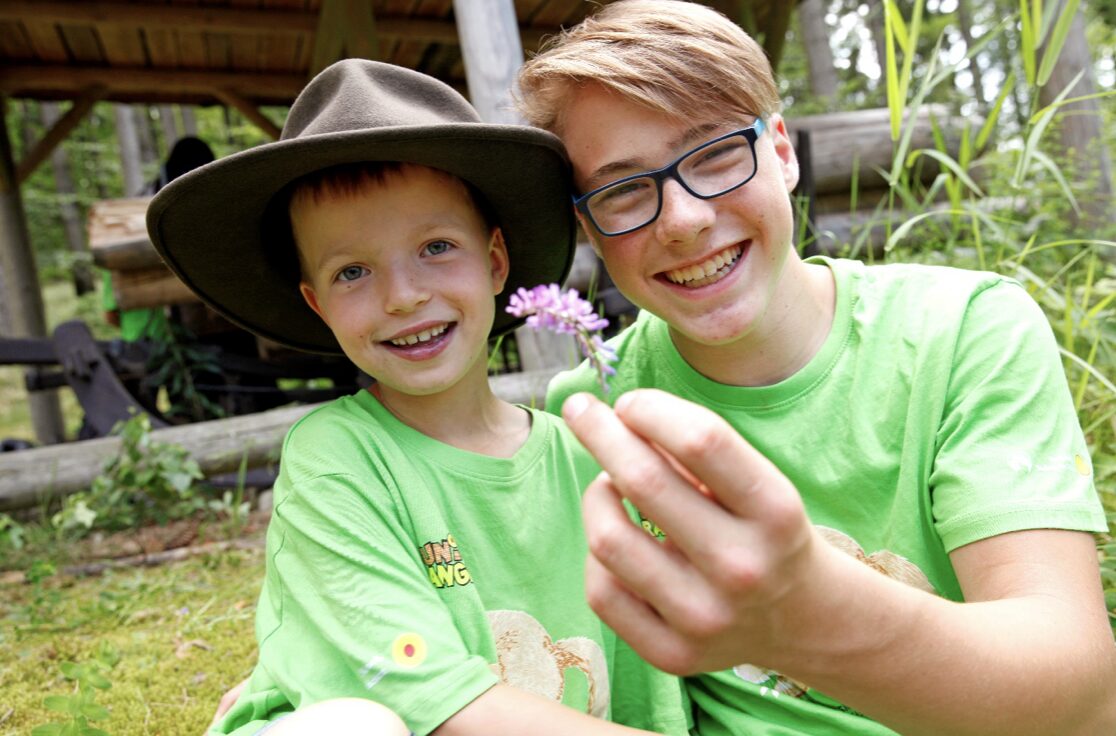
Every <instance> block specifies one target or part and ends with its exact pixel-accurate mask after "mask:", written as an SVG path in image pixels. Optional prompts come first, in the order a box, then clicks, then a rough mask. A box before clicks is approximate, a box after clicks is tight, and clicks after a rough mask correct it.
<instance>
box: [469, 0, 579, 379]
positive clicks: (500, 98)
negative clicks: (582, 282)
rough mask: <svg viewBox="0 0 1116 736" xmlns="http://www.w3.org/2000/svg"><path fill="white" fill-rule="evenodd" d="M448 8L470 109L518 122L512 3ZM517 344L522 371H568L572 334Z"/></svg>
mask: <svg viewBox="0 0 1116 736" xmlns="http://www.w3.org/2000/svg"><path fill="white" fill-rule="evenodd" d="M453 8H454V13H455V15H456V16H457V33H458V35H459V36H460V37H461V55H462V57H464V59H465V78H466V80H467V81H468V84H469V98H470V99H471V101H472V103H473V106H474V107H475V108H477V112H479V113H480V116H481V119H483V120H484V121H485V122H486V123H506V124H513V125H514V124H523V122H524V121H523V118H522V117H521V116H520V115H519V113H518V112H516V110H515V107H514V106H513V105H512V102H511V90H512V87H513V86H514V85H515V79H516V75H517V74H518V72H519V67H520V66H522V65H523V45H522V41H521V40H520V36H519V27H518V25H517V24H516V19H515V18H516V16H515V5H514V4H513V3H512V0H454V3H453ZM532 286H533V284H532ZM516 345H517V346H518V347H519V357H520V361H521V363H522V365H523V369H524V370H527V371H533V370H544V369H548V368H553V369H563V368H570V367H572V366H571V362H570V356H571V355H576V354H577V348H576V344H575V343H574V340H573V338H572V337H571V336H569V335H554V334H551V333H549V332H546V333H539V332H534V331H532V330H530V329H529V328H526V327H521V328H519V330H517V331H516Z"/></svg>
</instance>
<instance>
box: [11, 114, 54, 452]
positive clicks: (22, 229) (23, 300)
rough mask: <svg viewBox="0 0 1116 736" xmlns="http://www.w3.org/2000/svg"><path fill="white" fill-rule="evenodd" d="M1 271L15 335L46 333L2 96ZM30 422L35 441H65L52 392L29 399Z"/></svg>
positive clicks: (41, 297) (44, 335) (36, 271)
mask: <svg viewBox="0 0 1116 736" xmlns="http://www.w3.org/2000/svg"><path fill="white" fill-rule="evenodd" d="M0 116H2V118H3V124H2V125H0V271H3V273H4V286H5V287H6V288H5V292H4V295H3V296H4V299H5V301H6V302H7V307H8V309H7V312H8V319H9V320H10V321H11V324H10V328H11V330H12V336H13V337H46V334H47V333H46V316H45V314H44V310H43V296H42V293H41V292H40V291H39V275H38V269H37V268H36V266H35V253H34V251H32V250H31V239H30V237H29V236H28V234H27V219H26V216H25V214H24V211H23V200H22V199H21V198H20V196H19V184H18V181H17V179H16V170H15V163H14V162H13V161H12V145H11V141H9V140H8V126H7V119H8V116H7V104H6V98H0ZM27 402H28V406H29V408H30V412H31V424H32V426H33V427H34V430H35V437H36V439H38V441H39V442H42V443H44V444H52V443H55V442H61V441H62V440H63V439H64V435H65V429H64V427H63V424H62V410H61V407H60V405H59V403H58V394H57V393H56V392H54V391H50V392H45V391H36V392H34V393H31V394H29V395H28V397H27Z"/></svg>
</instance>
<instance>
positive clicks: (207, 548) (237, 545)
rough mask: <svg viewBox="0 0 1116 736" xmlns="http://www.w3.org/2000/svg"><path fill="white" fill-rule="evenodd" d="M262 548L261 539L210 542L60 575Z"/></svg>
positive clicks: (84, 574)
mask: <svg viewBox="0 0 1116 736" xmlns="http://www.w3.org/2000/svg"><path fill="white" fill-rule="evenodd" d="M263 546H264V540H263V538H262V537H261V538H259V539H234V540H232V541H230V542H210V543H208V544H199V545H197V546H194V547H178V548H177V549H168V550H164V551H162V552H151V553H147V554H141V555H132V556H131V557H121V558H119V559H115V560H101V561H100V562H89V563H86V564H84V565H67V566H66V567H63V568H62V573H63V574H64V575H72V576H74V577H87V576H90V575H100V574H101V573H103V572H104V571H105V570H114V569H117V568H122V567H155V566H156V565H165V564H166V563H168V562H181V561H182V560H185V559H188V558H190V557H196V556H197V555H204V554H211V553H214V552H224V551H225V550H229V549H262V548H263Z"/></svg>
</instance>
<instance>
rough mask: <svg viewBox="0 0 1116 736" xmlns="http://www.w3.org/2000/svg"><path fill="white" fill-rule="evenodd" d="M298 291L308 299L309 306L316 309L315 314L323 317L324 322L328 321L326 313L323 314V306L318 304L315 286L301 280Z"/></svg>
mask: <svg viewBox="0 0 1116 736" xmlns="http://www.w3.org/2000/svg"><path fill="white" fill-rule="evenodd" d="M298 291H299V293H300V294H302V298H303V299H305V300H306V304H307V306H309V307H310V308H311V309H313V310H314V314H316V315H318V316H319V317H321V318H322V321H323V322H326V324H329V323H328V322H327V321H326V318H325V315H324V314H322V306H321V305H320V304H318V295H317V294H316V293H314V287H313V286H311V285H310V284H308V283H306V282H305V281H300V282H299V284H298Z"/></svg>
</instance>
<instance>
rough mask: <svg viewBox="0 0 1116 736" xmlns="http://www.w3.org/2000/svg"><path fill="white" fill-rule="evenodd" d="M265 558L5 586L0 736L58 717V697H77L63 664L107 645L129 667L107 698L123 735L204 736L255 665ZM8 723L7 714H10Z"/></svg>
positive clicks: (235, 554)
mask: <svg viewBox="0 0 1116 736" xmlns="http://www.w3.org/2000/svg"><path fill="white" fill-rule="evenodd" d="M262 580H263V552H262V550H229V551H223V552H219V553H214V554H211V555H206V556H201V557H196V558H193V559H190V560H187V561H184V562H180V563H174V564H170V565H165V566H162V567H158V568H135V569H124V570H115V571H110V572H108V573H106V574H105V575H104V576H102V577H89V578H67V577H64V576H53V577H50V578H47V579H46V580H45V581H43V582H42V583H39V584H35V585H28V584H7V585H3V586H2V587H0V719H4V720H3V722H2V723H0V736H17V734H18V735H20V736H23V735H25V734H28V733H30V732H31V730H32V729H33V728H34V727H36V726H39V725H42V724H45V723H50V722H53V721H55V720H56V719H57V717H58V714H56V713H51V712H49V711H47V710H46V709H45V708H44V707H43V698H44V697H46V696H48V695H66V694H69V693H71V692H73V689H74V688H73V683H72V682H70V681H67V680H65V679H64V678H63V676H62V674H61V671H60V669H59V664H60V663H62V662H64V661H72V662H82V661H86V660H88V659H91V658H92V657H93V656H94V652H95V651H96V650H97V648H98V647H99V646H101V643H102V642H108V643H109V644H111V645H112V646H113V647H114V648H115V649H116V650H117V651H119V653H120V655H121V658H120V662H119V663H118V664H117V665H116V667H115V668H114V669H113V670H112V671H111V672H109V673H108V674H107V676H108V678H109V679H110V681H111V682H112V687H111V688H110V689H108V690H106V691H104V692H98V693H97V702H98V703H100V704H101V705H104V706H105V707H107V708H108V710H109V713H110V715H109V718H108V719H107V720H105V721H101V722H99V723H97V724H96V725H97V726H98V727H99V728H101V729H103V730H104V731H106V732H108V733H109V734H112V735H113V736H127V735H129V734H159V735H160V736H178V735H180V734H181V735H182V736H186V735H187V734H188V735H189V736H197V735H198V734H200V733H202V731H203V730H204V728H205V726H206V725H207V724H208V723H209V719H210V718H211V716H212V715H213V709H214V707H216V704H217V701H218V699H219V698H220V696H221V694H222V693H224V692H225V690H226V689H227V688H229V687H230V686H232V685H234V684H235V683H237V682H239V681H240V680H241V679H243V678H244V677H246V676H247V674H248V673H249V671H250V670H251V667H252V665H253V663H254V661H255V654H256V643H255V636H254V632H253V618H254V614H255V604H256V598H257V596H258V595H259V588H260V583H261V581H262ZM6 714H7V715H6Z"/></svg>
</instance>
